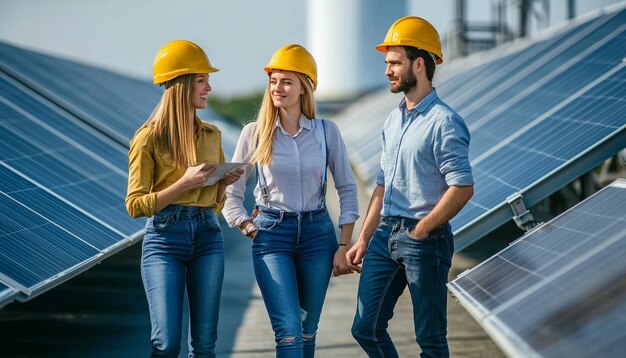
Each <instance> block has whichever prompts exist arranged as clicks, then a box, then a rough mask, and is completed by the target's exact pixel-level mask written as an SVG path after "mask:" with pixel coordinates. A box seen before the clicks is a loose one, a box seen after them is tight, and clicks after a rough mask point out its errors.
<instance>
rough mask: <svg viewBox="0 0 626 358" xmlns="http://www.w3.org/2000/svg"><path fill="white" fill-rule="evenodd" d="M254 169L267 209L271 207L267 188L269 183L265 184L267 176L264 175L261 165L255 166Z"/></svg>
mask: <svg viewBox="0 0 626 358" xmlns="http://www.w3.org/2000/svg"><path fill="white" fill-rule="evenodd" d="M254 169H255V170H256V180H257V185H258V186H259V189H260V190H261V198H262V199H263V205H265V206H266V207H268V208H269V207H270V191H269V189H268V188H267V183H266V182H265V175H263V168H261V167H259V163H256V164H255V165H254Z"/></svg>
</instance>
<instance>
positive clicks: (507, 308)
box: [449, 180, 626, 357]
mask: <svg viewBox="0 0 626 358" xmlns="http://www.w3.org/2000/svg"><path fill="white" fill-rule="evenodd" d="M624 257H626V180H619V181H617V182H615V183H613V184H612V185H610V186H608V187H606V188H605V189H603V190H601V191H600V192H598V193H596V194H595V195H593V196H592V197H590V198H589V199H587V200H585V201H583V202H582V203H580V204H579V205H577V206H575V207H574V208H572V209H570V210H568V211H567V212H565V213H564V214H562V215H560V216H559V217H557V218H555V219H554V220H552V221H551V222H549V223H547V224H545V225H543V226H541V227H539V228H538V229H537V230H536V231H533V232H531V233H529V234H528V235H526V236H525V237H523V238H522V239H520V240H519V241H517V242H515V243H514V244H513V245H511V246H509V247H508V248H506V249H504V250H503V251H501V252H500V253H498V254H497V255H495V256H493V257H491V258H490V259H488V260H487V261H485V262H484V263H482V264H480V265H478V266H477V267H476V268H474V269H472V270H470V271H468V272H466V273H464V274H463V275H461V276H459V278H457V279H456V280H454V281H453V282H451V283H450V284H449V287H450V289H451V290H452V291H453V292H454V293H455V295H456V296H457V297H458V298H459V300H460V301H461V303H462V304H463V305H464V306H465V307H466V308H467V309H468V310H469V311H470V312H472V313H473V314H474V316H475V318H476V319H477V320H478V321H479V322H481V323H482V324H483V325H485V327H486V328H487V329H488V332H490V333H491V334H492V335H495V337H494V338H495V339H496V341H497V342H498V343H499V344H501V345H502V346H503V347H504V348H505V350H507V352H508V353H509V354H511V355H513V356H528V355H529V354H539V355H541V356H546V357H554V356H560V357H567V356H576V357H597V356H606V357H611V356H619V355H621V354H618V353H620V352H621V353H623V352H624V351H625V350H626V330H624V327H625V325H626V321H625V320H624V317H626V260H624ZM507 332H509V333H507Z"/></svg>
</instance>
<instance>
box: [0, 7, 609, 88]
mask: <svg viewBox="0 0 626 358" xmlns="http://www.w3.org/2000/svg"><path fill="white" fill-rule="evenodd" d="M309 1H321V0H309ZM325 1H326V0H325ZM334 1H353V2H354V1H356V2H358V1H365V0H334ZM370 1H376V0H370ZM380 1H384V0H380ZM493 1H495V0H468V2H469V3H470V6H469V9H468V17H469V18H470V19H476V20H481V19H487V18H488V17H489V13H490V8H491V6H490V4H491V3H492V2H493ZM328 2H329V3H330V2H331V1H328ZM550 2H551V9H552V15H553V16H552V17H553V18H555V19H553V20H552V21H559V19H557V18H558V17H562V16H563V13H564V6H563V3H565V0H550ZM613 2H615V1H613V0H578V1H577V7H578V9H579V11H580V12H585V11H588V10H589V9H590V8H593V7H598V6H603V5H606V4H608V3H613ZM306 3H307V0H178V1H171V0H0V41H5V42H9V43H11V44H14V45H18V46H21V47H25V48H28V49H33V50H37V51H40V52H44V53H48V54H53V55H57V56H61V57H65V58H69V59H73V60H78V61H80V62H83V63H87V64H92V65H96V66H99V67H103V68H106V69H109V70H113V71H115V72H118V73H122V74H125V75H130V76H133V77H137V78H141V79H145V80H150V79H151V76H152V62H153V59H154V55H155V54H156V52H157V51H158V49H159V48H160V47H161V46H162V45H163V44H165V43H167V42H169V41H171V40H175V39H187V40H191V41H193V42H196V43H197V44H198V45H200V47H202V48H203V49H204V50H205V52H206V53H207V55H208V56H209V59H210V61H211V63H212V64H213V65H214V66H215V67H218V68H220V69H221V71H220V72H218V73H215V74H212V76H211V83H212V86H213V91H214V93H215V94H218V95H222V96H234V95H241V94H248V93H251V92H255V91H259V90H261V89H263V88H264V85H265V83H266V76H265V75H264V72H263V70H262V68H263V66H264V65H265V64H266V63H267V61H268V60H269V58H270V56H271V55H272V53H273V52H274V51H275V50H276V49H278V48H279V47H281V46H283V45H285V44H288V43H299V44H303V45H304V46H306V45H307V44H306V43H307V34H306V28H307V26H306V23H307V14H306V8H307V4H306ZM406 3H407V9H406V11H407V14H412V15H418V16H422V17H424V18H426V19H428V20H429V21H430V22H431V23H433V25H434V26H435V27H436V28H437V29H439V32H440V34H441V35H442V36H445V33H446V32H447V31H448V30H449V28H450V26H451V24H452V22H453V17H454V0H440V1H432V0H407V1H406ZM383 37H384V34H381V40H382V38H383ZM381 63H382V62H381Z"/></svg>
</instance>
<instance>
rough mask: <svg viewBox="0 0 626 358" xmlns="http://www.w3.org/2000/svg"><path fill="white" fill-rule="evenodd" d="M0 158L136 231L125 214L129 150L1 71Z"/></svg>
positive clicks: (120, 226)
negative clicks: (56, 107) (29, 91)
mask: <svg viewBox="0 0 626 358" xmlns="http://www.w3.org/2000/svg"><path fill="white" fill-rule="evenodd" d="M0 91H1V92H0V128H2V131H0V138H1V139H2V147H3V151H2V152H1V153H2V154H0V160H1V161H2V163H3V165H4V166H5V167H8V168H11V169H12V170H13V171H15V172H18V173H21V174H22V175H24V176H25V177H28V178H31V179H32V180H33V182H36V183H38V184H39V185H40V186H42V187H45V188H48V189H49V190H51V191H53V192H54V193H55V194H57V195H59V196H61V197H63V198H65V199H67V200H68V201H70V202H72V203H74V204H75V205H76V206H78V207H80V208H81V209H82V210H84V211H86V212H88V213H90V214H91V215H93V216H94V217H95V218H97V219H99V220H101V221H103V222H107V223H109V225H111V227H112V228H113V229H114V230H116V231H119V232H120V233H122V234H123V235H127V236H131V235H133V234H135V233H136V232H137V231H139V230H140V229H141V225H140V222H138V221H136V220H133V219H131V218H130V217H129V216H128V214H127V213H126V208H125V206H124V200H123V198H124V197H125V195H126V185H127V173H126V172H127V169H126V168H127V159H126V158H127V150H126V149H125V148H124V147H122V146H120V145H116V144H114V143H112V142H111V141H110V140H108V139H107V138H105V137H104V136H102V135H101V134H99V133H97V132H95V131H93V130H90V129H89V128H87V127H86V126H84V125H83V124H81V123H80V121H77V120H72V119H71V118H70V117H68V116H64V115H62V114H61V113H59V112H56V111H55V110H54V109H53V108H51V107H50V106H47V105H46V104H45V103H44V102H42V101H41V100H38V99H37V98H35V97H34V96H31V95H29V94H28V93H27V90H26V89H23V88H20V87H19V85H17V84H14V83H11V82H10V80H9V79H8V78H6V77H5V76H1V75H0Z"/></svg>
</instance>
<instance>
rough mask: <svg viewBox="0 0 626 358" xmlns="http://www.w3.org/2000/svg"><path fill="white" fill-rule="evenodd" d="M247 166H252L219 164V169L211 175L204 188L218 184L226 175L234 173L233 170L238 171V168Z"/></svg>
mask: <svg viewBox="0 0 626 358" xmlns="http://www.w3.org/2000/svg"><path fill="white" fill-rule="evenodd" d="M246 165H250V164H249V163H224V164H217V167H216V168H215V171H213V173H211V175H210V176H209V178H208V179H207V181H206V183H204V186H207V185H213V184H215V183H217V182H218V181H219V180H220V179H222V178H223V177H224V175H226V173H228V172H232V171H233V170H236V169H238V168H245V166H246Z"/></svg>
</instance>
